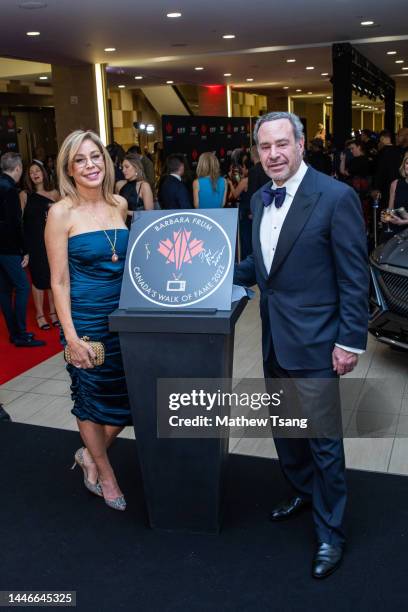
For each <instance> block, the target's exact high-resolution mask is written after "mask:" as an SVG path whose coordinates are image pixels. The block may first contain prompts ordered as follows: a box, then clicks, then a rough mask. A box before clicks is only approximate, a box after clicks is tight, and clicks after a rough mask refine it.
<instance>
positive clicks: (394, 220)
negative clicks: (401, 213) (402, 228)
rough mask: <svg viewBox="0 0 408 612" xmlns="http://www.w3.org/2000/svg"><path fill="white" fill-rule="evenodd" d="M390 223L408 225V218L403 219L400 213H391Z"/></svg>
mask: <svg viewBox="0 0 408 612" xmlns="http://www.w3.org/2000/svg"><path fill="white" fill-rule="evenodd" d="M388 223H392V224H393V225H408V219H401V217H398V215H396V214H394V213H391V218H390V219H388Z"/></svg>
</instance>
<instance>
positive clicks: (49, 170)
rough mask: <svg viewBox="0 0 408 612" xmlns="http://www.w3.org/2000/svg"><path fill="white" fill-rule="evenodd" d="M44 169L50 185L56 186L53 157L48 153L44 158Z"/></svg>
mask: <svg viewBox="0 0 408 612" xmlns="http://www.w3.org/2000/svg"><path fill="white" fill-rule="evenodd" d="M45 169H46V171H47V174H48V178H49V181H50V185H51V186H52V187H57V185H58V181H57V172H56V170H55V159H54V157H53V156H52V155H48V157H47V159H46V160H45Z"/></svg>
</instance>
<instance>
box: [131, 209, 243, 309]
mask: <svg viewBox="0 0 408 612" xmlns="http://www.w3.org/2000/svg"><path fill="white" fill-rule="evenodd" d="M232 260H233V254H232V246H231V241H230V239H229V238H228V236H227V234H226V232H225V231H224V229H223V228H222V227H221V225H219V224H218V223H217V222H216V221H214V219H211V218H210V217H207V216H206V215H204V214H201V213H195V212H188V211H183V212H180V213H171V214H168V215H164V216H161V217H160V218H159V219H158V220H156V221H154V222H153V223H151V224H150V225H148V226H147V227H146V228H145V229H144V230H143V231H142V232H141V233H140V234H139V236H138V237H137V239H136V241H135V243H134V245H133V247H132V250H131V252H130V257H129V273H130V278H131V280H132V283H133V285H134V287H135V288H136V289H137V291H138V292H139V293H140V294H141V295H142V296H143V297H144V298H145V299H146V300H148V301H149V302H152V303H154V304H157V305H158V306H169V307H173V308H174V307H176V308H177V307H183V306H184V307H185V306H189V305H193V304H198V303H199V302H201V301H202V300H205V299H206V298H207V297H208V296H209V295H211V294H213V293H214V292H215V291H217V289H218V288H219V287H220V286H221V285H222V284H223V282H224V280H225V278H226V277H227V275H228V272H229V271H230V268H231V265H232Z"/></svg>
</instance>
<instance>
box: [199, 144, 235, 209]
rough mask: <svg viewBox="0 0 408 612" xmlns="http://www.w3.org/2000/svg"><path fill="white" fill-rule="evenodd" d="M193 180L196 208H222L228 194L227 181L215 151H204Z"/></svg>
mask: <svg viewBox="0 0 408 612" xmlns="http://www.w3.org/2000/svg"><path fill="white" fill-rule="evenodd" d="M196 172H197V178H196V179H195V181H194V182H193V198H194V207H195V208H222V207H223V206H224V205H225V199H226V196H227V181H226V180H225V178H223V177H221V176H220V164H219V161H218V159H217V158H216V156H215V155H214V153H202V154H201V155H200V158H199V160H198V164H197V171H196Z"/></svg>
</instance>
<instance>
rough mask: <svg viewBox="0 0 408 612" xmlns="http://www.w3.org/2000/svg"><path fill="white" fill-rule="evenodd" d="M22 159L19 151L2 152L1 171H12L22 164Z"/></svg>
mask: <svg viewBox="0 0 408 612" xmlns="http://www.w3.org/2000/svg"><path fill="white" fill-rule="evenodd" d="M22 165H23V160H22V159H21V155H20V154H19V153H13V152H9V153H4V155H2V156H1V159H0V168H1V171H2V172H13V170H15V169H16V168H17V166H22Z"/></svg>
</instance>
